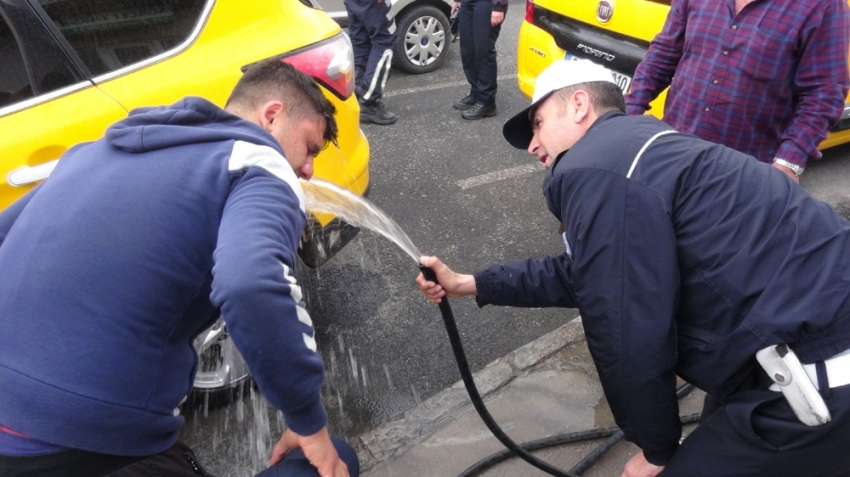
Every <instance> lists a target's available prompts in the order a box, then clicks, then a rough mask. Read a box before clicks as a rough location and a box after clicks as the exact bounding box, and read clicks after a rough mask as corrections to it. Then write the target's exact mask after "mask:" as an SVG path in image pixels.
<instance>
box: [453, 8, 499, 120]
mask: <svg viewBox="0 0 850 477" xmlns="http://www.w3.org/2000/svg"><path fill="white" fill-rule="evenodd" d="M492 13H493V5H492V3H491V2H490V0H463V1H462V2H461V4H460V15H459V16H458V33H459V34H460V59H461V63H462V64H463V72H464V73H465V74H466V80H467V81H469V86H470V93H469V94H471V95H472V97H474V98H475V102H476V103H479V104H484V105H488V106H489V105H491V104H494V103H495V102H496V74H497V71H496V40H498V39H499V32H500V31H501V30H502V25H499V26H497V27H493V26H491V25H490V15H491V14H492Z"/></svg>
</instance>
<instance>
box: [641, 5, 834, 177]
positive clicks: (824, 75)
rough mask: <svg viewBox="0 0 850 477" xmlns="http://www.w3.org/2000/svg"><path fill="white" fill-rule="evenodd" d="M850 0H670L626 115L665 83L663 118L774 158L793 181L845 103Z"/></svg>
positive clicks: (703, 135)
mask: <svg viewBox="0 0 850 477" xmlns="http://www.w3.org/2000/svg"><path fill="white" fill-rule="evenodd" d="M848 44H850V16H848V6H847V1H846V0H771V1H769V2H768V1H766V0H723V1H717V0H673V2H672V5H671V8H670V13H669V14H668V16H667V21H666V23H665V25H664V29H663V30H662V31H661V32H660V33H659V34H658V35H656V37H655V38H654V39H653V41H652V43H651V44H650V47H649V50H648V51H647V53H646V56H645V57H644V59H643V61H642V62H641V63H640V65H638V68H637V70H636V71H635V75H634V79H633V81H632V86H631V92H630V93H629V94H628V95H627V96H626V105H627V112H628V113H629V114H632V115H635V114H643V113H644V112H645V111H647V110H648V109H649V103H650V101H652V100H653V99H655V98H656V97H657V96H658V95H659V94H660V93H661V91H663V90H664V88H666V87H668V86H669V87H670V90H669V92H668V93H667V100H666V103H665V105H664V121H665V122H666V123H668V124H670V125H671V126H673V127H674V128H676V130H677V131H679V132H683V133H689V134H694V135H696V136H698V137H700V138H702V139H705V140H707V141H712V142H716V143H719V144H723V145H725V146H728V147H731V148H733V149H737V150H738V151H741V152H744V153H746V154H749V155H751V156H753V157H755V158H756V159H758V160H759V161H762V162H767V163H772V164H773V166H774V167H776V168H777V169H779V170H781V171H782V172H784V173H785V174H787V175H788V176H790V177H791V178H792V179H794V181H795V182H799V176H800V174H802V173H803V169H804V168H805V167H806V163H807V161H808V160H809V158H813V159H820V157H821V153H820V152H819V151H818V149H817V148H818V145H819V144H820V143H821V142H822V141H823V140H824V138H826V136H827V134H828V132H829V128H830V127H832V125H834V124H835V123H836V122H837V121H838V119H839V118H840V116H841V113H842V111H843V109H844V99H845V97H846V96H847V91H848V87H850V77H848V69H847V55H848Z"/></svg>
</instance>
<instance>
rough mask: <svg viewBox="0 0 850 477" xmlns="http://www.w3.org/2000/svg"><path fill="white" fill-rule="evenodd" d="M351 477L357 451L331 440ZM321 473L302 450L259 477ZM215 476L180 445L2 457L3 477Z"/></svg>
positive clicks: (314, 476)
mask: <svg viewBox="0 0 850 477" xmlns="http://www.w3.org/2000/svg"><path fill="white" fill-rule="evenodd" d="M332 440H333V443H334V447H336V450H337V453H339V456H340V458H341V459H342V460H343V462H345V464H346V465H347V466H348V472H349V474H350V475H351V476H352V477H357V476H358V475H359V473H360V463H359V461H358V459H357V454H356V453H355V452H354V449H352V448H351V446H349V445H348V444H346V443H345V442H343V441H342V440H339V439H336V438H332ZM318 475H319V472H318V471H317V470H316V468H315V467H313V466H312V465H310V462H309V461H308V460H307V458H306V457H304V453H303V452H301V450H293V451H290V452H287V454H286V456H285V457H284V459H283V460H282V461H280V462H278V463H277V464H275V465H274V466H273V467H269V468H268V469H266V470H264V471H263V472H261V473H259V474H257V477H318ZM7 476H8V477H213V476H212V474H210V473H208V472H207V471H206V470H205V469H204V468H203V467H202V466H201V464H200V463H199V462H198V459H197V457H195V453H194V452H192V449H190V448H189V447H188V446H186V445H185V444H183V443H181V442H177V443H176V444H174V445H173V446H171V447H170V448H169V449H166V450H165V451H163V452H160V453H159V454H156V455H152V456H148V457H123V456H111V455H105V454H96V453H94V452H86V451H80V450H68V451H64V452H57V453H55V454H47V455H41V456H28V457H8V456H0V477H7Z"/></svg>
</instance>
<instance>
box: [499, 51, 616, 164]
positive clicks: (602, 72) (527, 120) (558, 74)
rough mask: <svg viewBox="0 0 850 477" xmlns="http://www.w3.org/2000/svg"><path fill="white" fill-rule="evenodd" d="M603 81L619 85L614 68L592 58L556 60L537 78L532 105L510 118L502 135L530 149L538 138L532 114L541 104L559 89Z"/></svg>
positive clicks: (520, 147)
mask: <svg viewBox="0 0 850 477" xmlns="http://www.w3.org/2000/svg"><path fill="white" fill-rule="evenodd" d="M600 81H602V82H607V83H614V84H616V83H615V82H614V76H613V75H612V74H611V71H610V70H608V69H607V68H605V67H603V66H600V65H597V64H596V63H594V62H592V61H590V60H575V61H571V60H558V61H556V62H554V63H552V64H551V65H549V66H548V67H547V68H546V69H545V70H543V72H542V73H540V76H538V77H537V83H536V84H535V85H534V96H533V97H532V100H531V106H529V107H527V108H525V109H523V110H522V111H520V112H519V113H517V114H516V115H515V116H514V117H512V118H511V119H509V120H508V122H506V123H505V125H504V126H503V127H502V134H503V135H504V136H505V139H507V140H508V142H509V143H510V144H511V146H513V147H515V148H517V149H528V145H529V144H530V143H531V138H533V137H534V132H533V131H532V128H531V120H532V118H531V115H532V114H533V113H534V110H535V108H536V107H537V106H539V105H540V103H542V102H543V101H544V100H546V98H548V97H549V96H550V95H551V94H552V93H554V92H555V91H558V90H559V89H562V88H566V87H568V86H573V85H577V84H582V83H595V82H600Z"/></svg>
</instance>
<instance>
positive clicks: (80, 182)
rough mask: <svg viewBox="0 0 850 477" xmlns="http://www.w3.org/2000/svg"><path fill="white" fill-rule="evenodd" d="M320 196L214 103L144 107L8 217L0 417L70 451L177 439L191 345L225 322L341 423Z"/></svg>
mask: <svg viewBox="0 0 850 477" xmlns="http://www.w3.org/2000/svg"><path fill="white" fill-rule="evenodd" d="M304 221H305V215H304V200H303V192H302V189H301V186H300V184H299V182H298V179H297V177H296V175H295V173H294V171H293V170H292V167H291V166H290V165H289V164H288V162H287V161H286V159H285V158H284V157H283V150H282V149H281V147H280V144H279V143H278V142H277V141H276V140H275V139H274V138H273V137H272V136H271V135H270V134H269V133H267V132H266V131H265V130H263V128H261V127H260V126H257V125H256V124H253V123H250V122H248V121H245V120H243V119H240V118H238V117H236V116H234V115H232V114H230V113H227V112H225V111H223V110H221V109H219V108H218V107H216V106H215V105H213V104H212V103H209V102H208V101H205V100H203V99H200V98H187V99H185V100H183V101H180V102H178V103H177V104H175V105H173V106H170V107H162V108H145V109H139V110H135V111H133V112H131V113H130V116H129V117H128V118H126V119H125V120H123V121H121V122H119V123H116V124H115V125H113V126H112V127H111V128H110V129H108V130H107V132H106V137H105V138H104V139H102V140H100V141H97V142H93V143H89V144H85V145H82V146H78V147H75V148H73V149H71V150H70V151H68V152H67V153H66V154H65V155H64V156H63V157H62V159H61V160H60V161H59V164H58V166H57V167H56V169H55V170H54V171H53V174H52V175H51V176H50V178H49V179H48V180H47V181H46V182H44V183H43V184H42V185H41V186H39V187H38V188H37V189H36V190H35V192H34V193H31V194H29V195H27V196H26V197H25V198H24V199H21V200H20V201H18V202H16V203H15V204H13V205H12V206H11V207H10V208H8V209H7V210H6V211H4V212H3V213H2V214H0V276H2V280H0V424H2V425H4V426H6V427H9V428H11V429H14V430H16V431H18V432H21V433H24V434H27V435H29V436H31V437H34V438H36V439H38V440H41V441H44V442H48V443H51V444H55V445H60V446H63V447H72V448H77V449H83V450H88V451H94V452H101V453H108V454H119V455H149V454H154V453H157V452H160V451H162V450H165V449H167V448H168V447H170V446H171V445H172V444H173V443H174V441H175V440H176V439H177V433H178V429H179V428H180V425H181V424H182V423H183V418H182V417H181V416H179V415H178V414H177V413H176V412H175V408H176V407H177V405H178V403H180V401H181V400H182V399H183V398H184V397H185V396H186V395H187V394H188V393H189V391H190V390H191V389H192V383H193V377H194V374H195V371H196V369H197V366H198V365H197V355H196V353H195V350H194V349H193V347H192V339H193V338H194V337H195V336H197V335H198V334H199V333H200V332H201V331H202V330H203V329H204V328H206V327H208V326H209V325H211V324H212V322H213V321H214V320H215V319H216V318H217V317H218V316H219V315H218V313H219V310H221V312H222V313H223V315H224V318H225V321H226V322H227V326H228V330H229V332H230V333H231V335H232V337H233V340H234V343H235V344H236V345H237V347H238V348H239V350H240V351H241V352H242V354H243V356H244V357H245V360H246V361H247V363H248V366H249V367H250V369H251V372H252V373H253V375H254V377H255V379H256V380H257V383H258V384H259V386H260V389H261V390H262V391H263V394H264V395H265V396H266V397H267V398H268V399H269V401H270V402H271V403H272V404H274V405H275V406H276V407H277V408H278V409H281V410H282V411H283V413H284V416H285V417H286V423H287V425H288V426H289V427H290V428H292V429H293V430H294V431H295V432H298V433H299V434H303V435H309V434H312V433H314V432H316V431H318V430H319V429H321V428H322V426H324V425H325V424H326V422H327V416H326V414H325V410H324V408H323V406H322V403H321V401H320V399H319V388H320V387H321V385H322V380H323V372H324V371H323V369H324V367H323V365H322V360H321V357H320V356H319V354H318V353H317V352H316V344H315V340H314V332H313V328H312V326H311V321H310V317H309V315H308V314H307V312H306V310H305V309H304V302H303V300H302V292H301V288H300V287H299V284H298V283H297V282H296V281H295V278H294V274H293V270H294V268H295V263H296V262H295V261H296V251H297V247H298V243H299V240H300V238H301V233H302V231H303V229H304Z"/></svg>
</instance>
